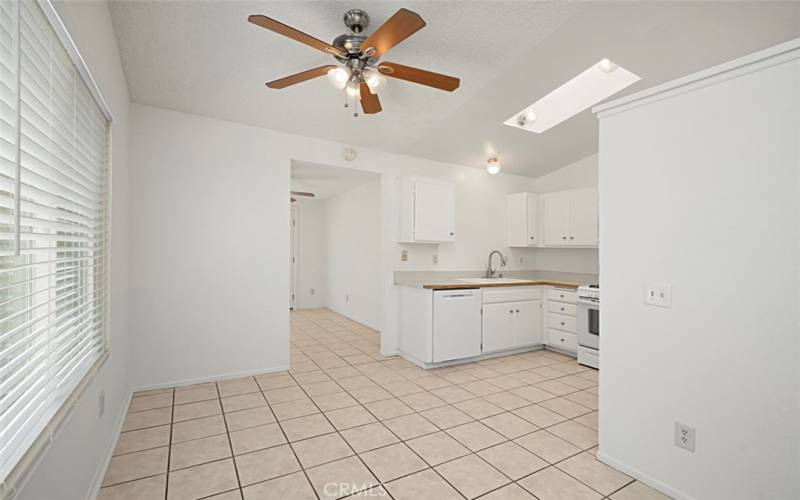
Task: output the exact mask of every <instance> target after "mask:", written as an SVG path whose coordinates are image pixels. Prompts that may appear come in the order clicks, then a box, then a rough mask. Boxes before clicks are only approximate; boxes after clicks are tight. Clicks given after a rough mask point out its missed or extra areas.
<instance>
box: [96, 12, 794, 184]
mask: <svg viewBox="0 0 800 500" xmlns="http://www.w3.org/2000/svg"><path fill="white" fill-rule="evenodd" d="M400 7H406V8H409V9H411V10H414V11H416V12H418V13H419V14H420V15H421V16H422V17H423V18H424V19H425V21H426V22H427V27H425V28H424V29H422V30H421V31H420V32H418V33H417V34H415V35H413V36H412V37H410V38H409V39H407V40H406V41H404V42H403V43H402V44H400V45H399V46H397V47H395V48H394V49H392V50H391V51H390V52H389V53H387V54H386V55H385V56H384V57H383V60H386V61H393V62H398V63H402V64H407V65H412V66H417V67H420V68H424V69H430V70H433V71H438V72H442V73H446V74H452V75H455V76H458V77H460V78H461V81H462V83H461V88H460V89H459V90H457V91H456V92H454V93H446V92H442V91H438V90H435V89H430V88H428V87H423V86H419V85H414V84H410V83H406V82H403V81H399V80H391V79H390V80H389V82H388V84H387V86H386V88H385V89H384V90H383V91H382V93H381V100H382V103H383V109H384V111H383V112H382V113H380V114H377V115H373V116H361V117H359V118H357V119H354V118H352V116H351V114H350V113H348V112H347V111H346V110H344V109H343V106H342V104H343V96H342V95H341V93H339V92H337V91H335V90H334V89H333V88H332V87H331V86H330V85H329V84H328V82H327V81H326V80H325V79H324V78H319V79H316V80H312V81H309V82H306V83H303V84H299V85H296V86H294V87H290V88H288V89H285V90H269V89H267V88H266V87H265V86H264V82H266V81H269V80H273V79H275V78H278V77H282V76H286V75H289V74H293V73H296V72H299V71H302V70H304V69H308V68H312V67H316V66H320V65H322V64H326V63H330V62H332V61H333V59H332V58H330V57H328V56H326V55H324V54H322V53H320V52H317V51H315V50H313V49H311V48H308V47H306V46H303V45H301V44H299V43H296V42H293V41H291V40H289V39H286V38H284V37H281V36H279V35H276V34H274V33H271V32H269V31H267V30H264V29H262V28H259V27H256V26H253V25H251V24H249V23H248V22H247V21H246V19H247V16H248V15H249V14H265V15H268V16H270V17H274V18H276V19H278V20H280V21H282V22H284V23H286V24H289V25H291V26H294V27H296V28H297V29H300V30H302V31H305V32H307V33H309V34H311V35H313V36H316V37H317V38H320V39H323V40H326V41H331V40H333V38H334V37H336V36H337V35H339V34H341V33H343V32H344V31H346V28H345V26H344V24H343V23H342V21H341V16H342V14H343V13H344V12H345V11H346V10H347V9H349V8H362V9H365V10H366V11H367V12H368V13H369V15H370V16H371V18H372V25H371V28H373V29H374V28H375V27H377V26H378V25H379V24H381V23H382V22H383V21H385V20H386V19H387V18H388V17H389V16H391V14H393V13H394V12H395V11H396V10H397V9H398V8H400ZM111 12H112V17H113V21H114V27H115V30H116V32H117V37H118V39H119V45H120V50H121V52H122V59H123V64H124V68H125V72H126V75H127V78H128V83H129V86H130V90H131V95H132V99H133V100H134V101H135V102H138V103H142V104H149V105H153V106H160V107H164V108H169V109H175V110H179V111H185V112H189V113H195V114H199V115H204V116H210V117H215V118H221V119H226V120H232V121H236V122H241V123H247V124H252V125H258V126H263V127H267V128H272V129H277V130H283V131H288V132H293V133H297V134H303V135H309V136H314V137H321V138H325V139H331V140H337V141H341V142H345V143H349V144H353V145H361V146H366V147H371V148H375V149H381V150H384V151H391V152H398V153H404V154H408V155H413V156H420V157H425V158H430V159H434V160H440V161H445V162H450V163H458V164H462V165H470V166H476V167H482V166H483V162H484V161H485V159H486V157H487V156H489V155H495V154H496V155H498V156H499V157H500V159H501V161H502V163H503V167H504V171H506V172H513V173H519V174H522V175H529V176H534V177H537V176H540V175H543V174H545V173H547V172H550V171H552V170H555V169H557V168H559V167H561V166H564V165H567V164H569V163H571V162H573V161H576V160H578V159H581V158H583V157H586V156H588V155H590V154H592V153H595V152H596V151H597V123H596V121H595V119H594V117H593V115H592V114H591V113H590V112H589V111H585V112H583V113H581V114H579V115H577V116H575V117H574V118H572V119H570V120H567V121H566V122H564V123H562V124H561V125H558V126H556V127H554V128H552V129H550V130H549V131H547V132H545V133H544V134H541V135H536V134H531V133H529V132H524V131H521V130H517V129H514V128H511V127H506V126H503V125H502V124H501V123H502V121H503V120H505V119H506V118H507V117H508V116H510V115H511V114H513V113H514V112H516V111H518V110H520V109H522V108H523V107H524V106H526V105H528V104H530V103H532V102H534V101H535V100H537V99H538V98H540V97H542V96H543V95H545V94H547V93H548V92H549V91H550V90H552V89H553V88H555V87H557V86H558V85H560V84H561V83H563V82H564V81H566V80H568V79H570V78H572V77H573V76H575V75H576V74H578V73H580V72H581V71H583V70H584V69H586V68H587V67H588V66H589V65H591V64H592V63H594V62H596V61H598V60H600V59H602V58H604V57H607V58H609V59H611V60H612V61H615V62H617V63H619V64H621V65H622V66H624V67H626V68H627V69H629V70H631V71H633V72H634V73H637V74H638V75H640V76H641V77H642V80H641V81H640V82H639V83H637V84H635V85H633V86H631V87H630V88H629V89H626V90H625V91H623V93H621V94H619V95H624V94H625V93H629V92H634V91H636V90H641V89H643V88H647V87H650V86H653V85H656V84H658V83H661V82H664V81H667V80H670V79H672V78H676V77H679V76H682V75H685V74H688V73H691V72H694V71H697V70H700V69H702V68H705V67H708V66H711V65H714V64H718V63H721V62H724V61H726V60H730V59H732V58H735V57H738V56H740V55H743V54H746V53H749V52H753V51H755V50H759V49H762V48H765V47H768V46H770V45H774V44H776V43H779V42H782V41H785V40H788V39H791V38H795V37H798V36H800V2H785V3H778V2H708V3H700V2H696V3H692V2H641V3H635V2H619V3H614V2H596V3H594V2H593V3H584V2H544V1H537V2H533V1H480V2H477V1H445V0H427V1H410V2H394V1H392V2H389V1H377V0H373V1H369V2H367V1H354V2H341V1H325V2H306V1H298V0H294V1H262V2H238V1H236V2H234V1H205V2H198V1H190V2H184V1H166V2H161V1H157V2H156V1H146V0H137V1H120V0H112V2H111Z"/></svg>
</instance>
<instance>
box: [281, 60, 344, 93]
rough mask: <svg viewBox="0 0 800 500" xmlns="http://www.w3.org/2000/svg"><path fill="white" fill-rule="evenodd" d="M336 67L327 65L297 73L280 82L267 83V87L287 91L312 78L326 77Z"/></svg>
mask: <svg viewBox="0 0 800 500" xmlns="http://www.w3.org/2000/svg"><path fill="white" fill-rule="evenodd" d="M335 67H336V66H334V65H332V64H326V65H325V66H320V67H319V68H314V69H308V70H306V71H303V72H301V73H296V74H294V75H291V76H287V77H284V78H280V79H278V80H272V81H271V82H267V87H269V88H271V89H285V88H286V87H288V86H290V85H294V84H296V83H302V82H304V81H306V80H311V79H312V78H317V77H319V76H323V75H325V74H326V73H327V72H328V70H329V69H331V68H335Z"/></svg>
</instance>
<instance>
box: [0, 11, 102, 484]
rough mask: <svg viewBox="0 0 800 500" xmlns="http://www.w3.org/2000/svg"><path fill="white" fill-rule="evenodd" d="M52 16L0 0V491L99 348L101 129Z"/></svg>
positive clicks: (83, 78) (97, 112) (98, 114)
mask: <svg viewBox="0 0 800 500" xmlns="http://www.w3.org/2000/svg"><path fill="white" fill-rule="evenodd" d="M43 7H46V8H49V9H50V12H51V14H50V16H48V14H47V13H46V10H43ZM53 13H54V11H53V10H52V6H50V5H49V3H44V4H42V5H40V4H39V3H37V2H34V1H30V0H25V1H0V481H2V480H4V479H5V478H6V477H7V476H8V474H9V473H10V472H11V471H12V470H13V469H14V467H15V466H16V465H17V463H18V462H19V461H20V460H21V459H22V458H23V457H24V456H25V454H26V453H27V452H28V450H29V448H30V447H31V445H32V444H33V443H34V442H35V441H37V439H38V438H39V436H40V434H42V431H43V430H44V429H45V428H46V427H47V426H48V425H49V424H50V422H51V419H53V417H54V416H55V415H56V414H57V412H59V409H60V408H61V407H62V405H63V404H64V402H65V401H67V399H68V398H69V397H70V396H71V395H72V393H73V392H74V391H75V389H76V387H77V386H78V385H79V383H80V382H81V381H82V380H83V378H84V377H85V376H86V375H87V373H88V372H89V371H90V369H91V368H92V366H93V365H94V364H95V362H97V360H98V359H100V357H101V356H102V355H103V353H104V352H105V349H106V330H107V285H108V283H107V282H108V277H107V267H108V266H107V260H108V254H107V251H108V248H107V247H108V245H107V242H108V230H107V227H108V210H107V207H108V192H109V172H108V170H109V169H108V161H107V158H108V142H109V136H108V129H109V120H108V119H107V114H106V113H105V112H104V111H103V110H102V109H101V108H100V106H99V105H98V102H97V100H96V99H95V94H94V93H93V90H94V88H93V87H92V88H91V90H90V86H89V85H88V84H87V81H86V74H88V73H86V72H82V71H81V70H79V67H76V65H75V63H74V60H75V56H74V54H75V53H76V52H70V50H74V46H72V45H71V40H69V37H68V36H67V37H66V38H67V40H68V41H69V44H65V43H64V34H63V33H65V31H63V33H62V34H61V35H59V33H57V31H56V30H55V29H54V27H55V28H60V29H61V30H63V25H61V24H60V21H59V22H58V26H54V25H53V24H51V23H52V21H53V15H54V14H53ZM56 19H57V17H56ZM80 62H81V63H82V60H80ZM84 69H85V68H84ZM89 83H91V84H92V85H93V82H92V81H91V78H89Z"/></svg>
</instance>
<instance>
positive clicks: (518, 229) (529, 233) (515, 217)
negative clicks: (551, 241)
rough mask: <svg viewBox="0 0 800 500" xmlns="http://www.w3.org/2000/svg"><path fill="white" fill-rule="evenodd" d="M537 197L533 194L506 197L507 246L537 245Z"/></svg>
mask: <svg viewBox="0 0 800 500" xmlns="http://www.w3.org/2000/svg"><path fill="white" fill-rule="evenodd" d="M538 230H539V197H538V196H537V195H535V194H533V193H515V194H510V195H508V246H510V247H529V246H535V245H538V244H539V234H538Z"/></svg>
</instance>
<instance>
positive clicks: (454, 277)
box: [394, 271, 598, 290]
mask: <svg viewBox="0 0 800 500" xmlns="http://www.w3.org/2000/svg"><path fill="white" fill-rule="evenodd" d="M482 276H483V274H482V272H480V271H465V272H457V271H446V272H442V271H431V272H417V271H397V272H395V280H394V282H395V284H396V285H401V286H410V287H416V288H426V289H430V290H465V289H469V288H495V287H509V286H535V285H549V286H557V287H562V288H578V287H579V286H581V285H587V284H596V283H597V282H598V279H597V275H594V274H582V273H565V272H558V271H506V272H504V273H503V277H504V278H512V279H520V280H524V281H516V282H512V283H508V282H501V283H485V282H477V281H476V282H468V281H462V280H461V279H459V278H462V279H465V278H480V277H482Z"/></svg>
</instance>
